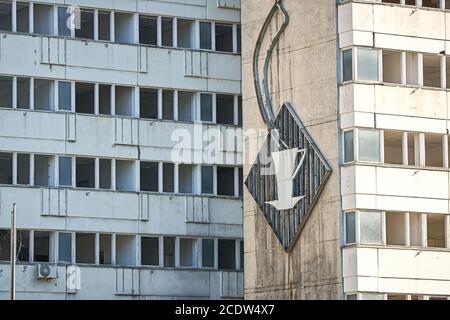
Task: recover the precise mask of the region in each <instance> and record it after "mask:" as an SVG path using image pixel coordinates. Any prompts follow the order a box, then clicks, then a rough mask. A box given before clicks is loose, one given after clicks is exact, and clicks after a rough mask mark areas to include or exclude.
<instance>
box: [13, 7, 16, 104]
mask: <svg viewBox="0 0 450 320" xmlns="http://www.w3.org/2000/svg"><path fill="white" fill-rule="evenodd" d="M14 3H15V1H14ZM12 108H13V109H17V77H13V78H12Z"/></svg>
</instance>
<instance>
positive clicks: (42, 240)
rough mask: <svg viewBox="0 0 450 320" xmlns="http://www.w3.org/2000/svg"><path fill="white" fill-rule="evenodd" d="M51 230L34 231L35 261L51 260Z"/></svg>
mask: <svg viewBox="0 0 450 320" xmlns="http://www.w3.org/2000/svg"><path fill="white" fill-rule="evenodd" d="M50 239H51V235H50V232H47V231H35V232H34V261H35V262H51V259H52V257H51V255H50V252H51V250H50Z"/></svg>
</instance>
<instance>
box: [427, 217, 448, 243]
mask: <svg viewBox="0 0 450 320" xmlns="http://www.w3.org/2000/svg"><path fill="white" fill-rule="evenodd" d="M427 247H430V248H445V215H444V214H428V215H427Z"/></svg>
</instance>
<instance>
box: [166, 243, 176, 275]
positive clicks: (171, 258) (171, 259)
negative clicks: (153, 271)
mask: <svg viewBox="0 0 450 320" xmlns="http://www.w3.org/2000/svg"><path fill="white" fill-rule="evenodd" d="M164 267H171V268H173V267H175V238H173V237H164Z"/></svg>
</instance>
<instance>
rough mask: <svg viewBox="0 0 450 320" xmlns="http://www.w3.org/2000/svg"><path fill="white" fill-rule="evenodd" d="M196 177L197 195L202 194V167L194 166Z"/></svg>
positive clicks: (195, 191)
mask: <svg viewBox="0 0 450 320" xmlns="http://www.w3.org/2000/svg"><path fill="white" fill-rule="evenodd" d="M194 176H195V183H194V187H195V189H194V193H195V194H202V165H200V164H198V165H194Z"/></svg>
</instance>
